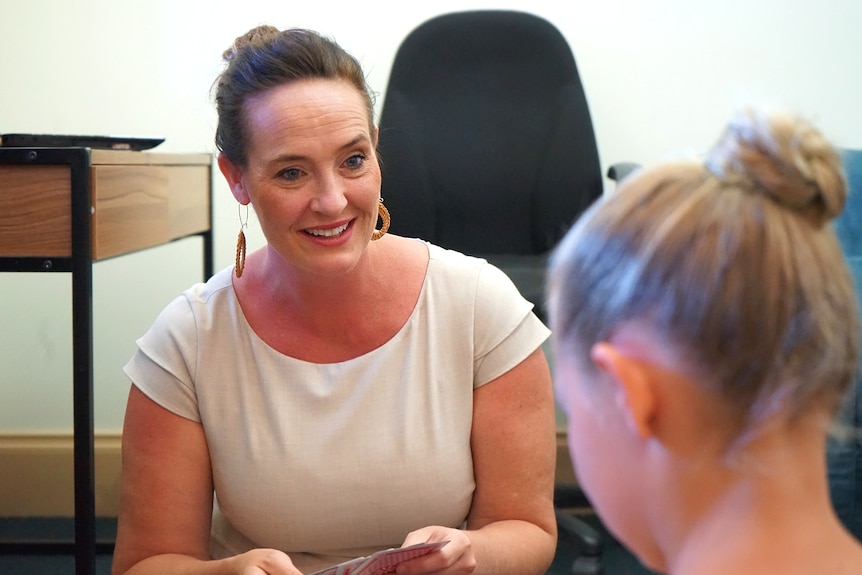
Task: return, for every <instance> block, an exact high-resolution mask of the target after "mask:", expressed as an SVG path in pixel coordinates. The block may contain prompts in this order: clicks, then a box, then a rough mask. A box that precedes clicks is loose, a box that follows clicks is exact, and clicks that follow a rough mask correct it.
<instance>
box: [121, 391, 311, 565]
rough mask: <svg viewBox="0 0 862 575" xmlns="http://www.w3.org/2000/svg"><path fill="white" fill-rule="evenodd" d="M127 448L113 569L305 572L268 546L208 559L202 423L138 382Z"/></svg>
mask: <svg viewBox="0 0 862 575" xmlns="http://www.w3.org/2000/svg"><path fill="white" fill-rule="evenodd" d="M122 452H123V468H122V481H121V489H120V513H119V524H118V529H117V543H116V546H115V550H114V558H113V564H112V568H111V573H112V574H113V575H120V574H128V575H142V574H145V573H153V574H158V575H169V574H174V573H176V574H180V573H182V574H189V575H191V574H200V575H205V574H212V575H216V574H225V575H227V574H234V573H249V574H254V573H260V574H261V575H263V574H264V573H267V574H272V575H275V574H288V575H296V574H298V573H299V571H297V570H296V569H295V568H294V567H293V565H292V563H291V562H290V559H288V557H287V555H285V554H284V553H281V552H279V551H273V550H267V549H260V550H254V551H251V552H249V553H245V554H243V555H240V556H237V557H233V558H230V559H226V560H222V561H209V537H210V523H211V521H212V509H213V481H212V469H211V466H210V457H209V449H208V447H207V442H206V437H205V436H204V431H203V427H202V426H201V424H200V423H197V422H194V421H191V420H188V419H185V418H183V417H180V416H178V415H175V414H173V413H171V412H170V411H168V410H166V409H165V408H163V407H161V406H159V405H158V404H156V403H155V402H154V401H152V400H151V399H149V398H148V397H147V396H145V395H144V394H143V393H142V392H141V391H140V390H138V388H137V387H135V386H132V389H131V391H130V393H129V400H128V404H127V406H126V415H125V421H124V424H123V448H122ZM244 569H247V570H244Z"/></svg>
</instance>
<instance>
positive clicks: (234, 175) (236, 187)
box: [218, 153, 251, 205]
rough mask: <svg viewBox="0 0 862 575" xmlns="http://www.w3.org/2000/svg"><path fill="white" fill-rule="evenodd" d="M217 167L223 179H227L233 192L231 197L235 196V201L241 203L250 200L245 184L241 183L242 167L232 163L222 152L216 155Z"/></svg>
mask: <svg viewBox="0 0 862 575" xmlns="http://www.w3.org/2000/svg"><path fill="white" fill-rule="evenodd" d="M218 168H219V170H221V173H222V175H223V176H224V179H225V180H227V183H228V186H230V191H231V193H232V194H233V197H234V198H236V201H238V202H239V203H241V204H243V205H246V204H248V203H249V202H250V201H251V198H250V197H249V195H248V192H247V191H246V189H245V184H244V183H243V179H242V174H243V170H242V168H241V167H239V166H238V165H236V164H235V163H233V162H232V161H231V160H230V159H229V158H228V157H227V156H225V155H224V154H223V153H222V154H219V155H218Z"/></svg>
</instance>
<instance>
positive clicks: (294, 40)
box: [213, 26, 374, 166]
mask: <svg viewBox="0 0 862 575" xmlns="http://www.w3.org/2000/svg"><path fill="white" fill-rule="evenodd" d="M223 58H224V60H225V62H227V65H226V67H225V69H224V71H223V72H222V73H221V74H220V75H219V76H218V78H216V81H215V83H214V85H213V88H214V90H215V102H216V110H217V112H218V127H217V128H216V134H215V142H216V147H217V148H218V149H219V151H221V152H222V153H224V154H225V155H226V156H227V157H228V158H229V159H230V160H231V161H232V162H234V163H235V164H237V165H240V166H244V165H245V163H246V161H247V159H248V157H247V151H248V142H249V134H248V133H247V124H246V122H245V113H244V112H245V103H246V101H247V100H248V99H249V98H250V97H252V96H255V95H257V94H260V93H261V92H264V91H266V90H268V89H270V88H274V87H276V86H280V85H283V84H286V83H289V82H292V81H294V80H306V79H314V78H327V79H333V80H345V81H347V82H349V83H350V84H351V85H353V86H354V87H355V88H356V89H357V90H358V91H359V93H360V94H361V95H362V97H363V99H364V100H365V105H366V108H367V110H368V121H369V128H371V129H373V118H374V98H373V96H372V92H371V90H370V89H369V87H368V83H367V81H366V79H365V74H364V73H363V71H362V67H361V66H360V64H359V62H358V61H357V60H356V58H354V57H353V56H351V55H350V54H348V53H347V52H346V51H345V50H344V49H343V48H341V46H339V45H338V44H337V43H335V42H334V41H333V40H330V39H328V38H325V37H323V36H322V35H320V34H318V33H317V32H313V31H311V30H303V29H299V28H294V29H288V30H278V29H277V28H275V27H273V26H258V27H256V28H252V29H251V30H249V31H248V32H246V33H245V34H243V35H242V36H240V37H238V38H237V39H236V40H235V41H234V43H233V45H232V46H231V47H230V48H229V49H227V50H226V51H225V52H224V54H223Z"/></svg>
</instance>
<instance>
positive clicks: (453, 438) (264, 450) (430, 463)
mask: <svg viewBox="0 0 862 575" xmlns="http://www.w3.org/2000/svg"><path fill="white" fill-rule="evenodd" d="M428 247H429V251H430V256H431V257H430V261H429V264H428V271H427V274H426V278H425V281H424V284H423V286H422V291H421V294H420V297H419V300H418V303H417V305H416V308H415V309H414V310H413V313H412V314H411V316H410V318H409V320H408V321H407V323H406V324H405V325H404V326H403V327H402V329H401V330H400V331H399V332H398V333H397V334H396V335H395V336H394V337H393V338H392V339H391V340H389V341H388V342H387V343H385V344H384V345H382V346H381V347H379V348H377V349H375V350H373V351H371V352H369V353H367V354H364V355H362V356H360V357H357V358H354V359H351V360H348V361H344V362H339V363H332V364H314V363H309V362H306V361H302V360H298V359H295V358H292V357H288V356H285V355H283V354H281V353H279V352H277V351H275V350H273V349H272V348H271V347H269V346H268V345H267V344H266V343H265V342H263V341H262V340H261V339H260V338H259V337H258V336H257V335H256V334H255V333H254V331H252V329H251V328H250V327H249V325H248V323H247V322H246V320H245V318H244V316H243V314H242V311H241V309H240V306H239V304H238V302H237V299H236V296H235V294H234V291H233V288H232V285H231V272H232V269H231V268H227V269H224V270H222V271H220V272H219V273H217V274H216V275H215V276H213V277H212V278H211V279H210V280H209V281H208V282H207V283H206V284H198V285H195V286H193V287H192V288H190V289H189V290H187V291H186V292H185V293H184V294H183V295H181V296H180V297H178V298H177V299H176V300H174V301H173V302H172V303H171V304H170V305H169V306H168V307H167V308H166V309H165V310H164V311H163V312H162V313H161V314H160V316H159V317H158V319H157V320H156V322H155V323H154V325H153V326H152V328H151V329H150V330H149V331H148V332H147V333H146V334H145V335H144V336H143V337H141V338H140V339H139V340H138V351H137V352H136V353H135V355H134V356H133V357H132V359H131V360H130V361H129V363H128V364H127V365H126V367H125V371H126V373H127V374H128V376H129V378H130V379H131V381H132V382H133V383H134V385H136V386H137V387H138V388H139V389H140V390H141V391H142V392H143V393H145V394H146V395H147V396H148V397H150V398H151V399H153V400H154V401H156V402H157V403H159V404H160V405H162V406H164V407H165V408H167V409H168V410H170V411H172V412H174V413H176V414H178V415H181V416H183V417H186V418H188V419H191V420H194V421H199V422H201V423H202V424H203V427H204V430H205V433H206V438H207V442H208V445H209V449H210V456H211V459H212V466H213V476H214V481H215V491H216V498H217V505H216V508H215V509H214V514H213V529H212V553H213V556H214V557H224V556H228V555H232V554H236V553H241V552H243V551H246V550H248V549H251V548H254V547H271V548H276V549H281V550H283V551H285V552H287V553H288V554H289V555H290V556H291V559H292V560H293V562H294V563H295V564H296V565H297V567H298V568H299V569H300V570H302V571H303V572H305V573H310V572H313V571H315V570H317V569H320V568H323V567H326V566H329V565H332V564H335V563H338V562H340V561H343V560H345V559H349V558H353V557H356V556H361V555H367V554H369V553H371V552H373V551H375V550H378V549H381V548H386V547H394V546H399V545H400V544H401V541H402V540H403V539H404V537H405V535H406V534H407V533H408V532H410V531H412V530H414V529H417V528H419V527H424V526H426V525H445V526H450V527H458V526H461V525H462V524H463V522H464V520H465V518H466V516H467V513H468V511H469V509H470V503H471V499H472V494H473V489H474V478H473V465H472V456H471V451H470V427H471V418H472V399H473V390H474V388H476V387H479V386H481V385H484V384H486V383H488V382H490V381H492V380H494V379H495V378H496V377H498V376H500V375H502V374H503V373H505V372H507V371H508V370H510V369H511V368H513V367H514V366H516V365H517V364H518V363H520V362H521V361H522V360H523V359H525V358H526V357H527V356H528V355H529V354H530V353H532V352H533V351H534V350H535V349H536V348H537V347H539V346H540V345H541V343H542V342H543V341H544V340H545V339H546V338H547V336H548V334H549V332H548V329H547V328H546V327H545V326H544V325H543V324H542V323H541V321H539V320H538V319H537V318H536V316H535V315H534V314H533V313H532V311H531V310H532V305H531V304H530V303H529V302H527V301H526V300H525V299H524V298H522V297H521V296H520V294H519V293H518V292H517V290H516V288H515V287H514V285H513V284H512V283H511V282H510V281H509V279H508V278H507V277H506V276H505V275H504V274H503V273H502V272H500V271H499V270H498V269H497V268H495V267H493V266H491V265H490V264H488V263H487V262H485V261H484V260H480V259H476V258H471V257H467V256H464V255H462V254H459V253H457V252H452V251H448V250H444V249H442V248H439V247H437V246H433V245H429V246H428ZM344 329H350V326H349V325H345V326H344Z"/></svg>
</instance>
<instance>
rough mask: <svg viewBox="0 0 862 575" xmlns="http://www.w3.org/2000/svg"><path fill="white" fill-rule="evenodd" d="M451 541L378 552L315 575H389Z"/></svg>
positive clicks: (419, 544) (418, 544)
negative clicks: (412, 560)
mask: <svg viewBox="0 0 862 575" xmlns="http://www.w3.org/2000/svg"><path fill="white" fill-rule="evenodd" d="M447 543H449V541H436V542H434V543H417V544H415V545H410V546H409V547H398V548H392V549H384V550H382V551H378V552H377V553H374V554H373V555H369V556H368V557H358V558H356V559H351V560H350V561H345V562H344V563H339V564H338V565H335V566H333V567H329V568H327V569H323V570H321V571H318V572H316V573H314V574H313V575H387V574H390V573H395V567H397V566H398V564H399V563H402V562H404V561H407V560H408V559H414V558H416V557H421V556H422V555H427V554H428V553H432V552H434V551H436V550H438V549H440V548H441V547H443V546H444V545H446V544H447Z"/></svg>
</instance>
